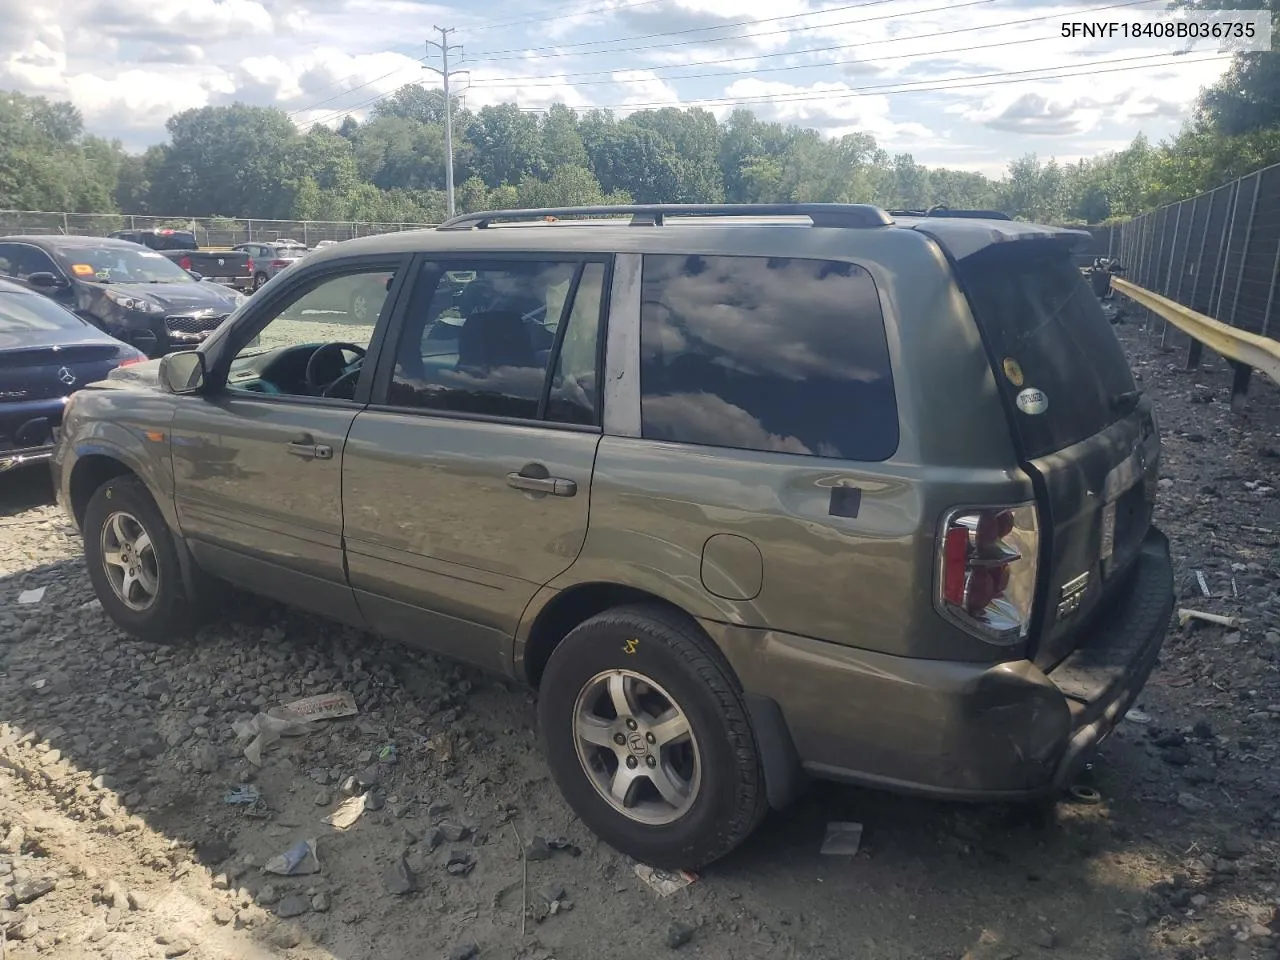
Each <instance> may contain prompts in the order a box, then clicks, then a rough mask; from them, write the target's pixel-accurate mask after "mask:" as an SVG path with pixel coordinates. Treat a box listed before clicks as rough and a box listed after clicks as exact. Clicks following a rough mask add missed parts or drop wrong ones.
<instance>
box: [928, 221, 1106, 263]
mask: <svg viewBox="0 0 1280 960" xmlns="http://www.w3.org/2000/svg"><path fill="white" fill-rule="evenodd" d="M912 229H914V230H919V231H920V232H921V233H926V234H928V235H929V236H931V237H933V239H934V240H936V241H937V242H938V244H939V245H940V246H941V247H942V248H943V249H944V250H946V251H947V253H948V254H950V255H951V257H952V258H953V259H955V260H964V259H966V258H968V257H972V256H974V255H975V254H978V253H981V252H982V251H983V250H987V249H989V248H991V247H993V246H995V245H997V244H1004V243H1026V242H1038V243H1058V244H1062V245H1063V246H1064V247H1065V248H1066V250H1067V251H1068V252H1074V251H1075V250H1078V249H1079V248H1081V247H1082V246H1084V245H1085V244H1088V243H1092V242H1093V235H1092V234H1091V233H1089V231H1087V230H1071V229H1068V228H1066V227H1049V226H1044V225H1043V224H1039V223H1022V222H1020V221H1016V220H1008V221H1005V220H982V221H978V220H969V219H961V218H956V219H943V218H934V219H930V220H927V221H922V222H920V223H918V224H915V225H913V227H912Z"/></svg>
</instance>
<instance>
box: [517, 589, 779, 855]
mask: <svg viewBox="0 0 1280 960" xmlns="http://www.w3.org/2000/svg"><path fill="white" fill-rule="evenodd" d="M611 670H628V671H636V672H638V673H641V674H643V675H644V676H646V677H648V678H651V680H652V681H653V682H654V683H656V684H658V685H659V686H660V687H661V688H663V690H664V691H665V692H667V693H669V695H670V697H671V699H672V701H673V702H674V703H676V704H677V705H678V707H679V709H680V710H681V711H683V713H684V714H685V716H686V718H687V719H688V721H689V726H690V727H691V729H692V732H693V737H694V739H695V740H696V743H697V751H698V756H699V763H700V765H701V770H700V785H699V787H698V789H697V791H696V793H694V797H693V800H692V803H691V805H690V806H689V807H688V809H687V810H686V811H685V812H684V813H683V814H682V815H680V816H679V818H678V819H675V820H674V821H673V822H670V823H666V824H662V825H655V824H648V823H640V822H637V821H636V820H634V819H631V818H630V817H629V816H627V815H625V814H623V813H621V812H620V811H618V810H617V809H615V808H614V806H613V805H612V804H611V803H610V802H609V801H608V800H606V799H605V798H604V797H603V796H602V795H601V793H600V792H599V790H598V789H597V787H596V786H595V784H594V783H593V782H592V779H591V778H590V776H589V774H588V772H587V770H586V769H585V768H584V765H583V762H582V761H581V760H580V759H579V751H578V747H577V743H576V741H577V734H576V728H575V710H576V708H577V704H578V698H579V695H580V693H581V692H582V691H583V690H584V689H585V688H586V686H587V685H588V684H589V682H590V681H591V680H592V679H593V678H595V677H597V676H598V675H600V674H602V673H605V672H608V671H611ZM538 723H539V727H540V730H541V737H542V745H543V749H544V751H545V753H546V756H547V760H548V763H549V765H550V767H551V772H552V775H553V776H554V777H555V779H556V782H557V784H558V785H559V787H560V790H561V792H562V793H563V794H564V796H565V799H566V800H567V801H568V802H569V805H570V806H571V807H572V808H573V809H574V811H575V812H576V813H577V814H578V816H579V817H581V818H582V820H583V821H584V822H585V823H586V824H587V826H588V827H590V828H591V830H592V831H594V832H595V833H596V835H597V836H599V837H600V838H602V839H603V840H604V841H605V842H607V843H608V844H609V845H610V846H612V847H614V848H615V849H616V850H618V851H619V852H621V853H624V854H626V855H628V856H631V857H635V858H636V859H638V860H640V861H641V862H643V863H646V864H649V865H650V866H654V867H659V868H663V869H670V870H675V869H685V868H687V869H697V868H699V867H703V866H705V865H706V864H709V863H711V862H712V861H714V860H717V859H719V858H721V857H723V856H724V855H725V854H727V853H729V852H730V851H731V850H733V849H734V848H735V847H736V846H738V845H739V844H740V843H742V841H743V840H745V839H746V838H747V837H748V836H750V835H751V833H752V831H754V830H755V828H756V827H757V826H758V825H759V823H760V821H761V819H763V817H764V814H765V812H766V810H767V801H766V796H765V789H764V776H763V773H762V770H761V766H760V760H759V755H758V751H757V747H756V742H755V736H754V734H753V733H752V730H751V723H750V720H749V719H748V715H747V710H746V707H745V705H744V704H743V700H742V691H741V689H740V687H739V684H738V682H737V680H736V678H735V677H734V676H733V672H732V670H731V669H730V668H729V665H728V663H727V662H726V661H725V660H724V658H723V657H722V656H721V654H720V652H719V651H718V650H717V649H716V648H715V647H714V645H713V644H712V643H711V641H710V640H708V639H707V637H706V636H705V635H704V634H703V633H702V632H701V631H700V630H699V629H698V628H697V626H696V624H694V623H693V622H692V621H690V620H689V619H688V618H687V617H684V616H683V615H681V614H679V613H677V612H675V611H671V610H669V609H667V608H665V607H661V606H658V605H642V606H629V607H619V608H616V609H613V610H608V611H605V612H604V613H601V614H599V615H597V616H595V617H592V618H591V619H589V620H587V621H585V622H584V623H582V624H580V625H579V626H578V627H577V628H575V629H574V630H573V631H571V632H570V633H569V635H568V636H566V637H565V638H564V640H563V641H561V643H560V644H559V646H557V647H556V649H555V651H554V652H553V653H552V654H551V658H550V660H549V661H548V663H547V667H546V670H545V671H544V673H543V676H542V682H541V685H540V688H539V700H538ZM642 772H643V771H642Z"/></svg>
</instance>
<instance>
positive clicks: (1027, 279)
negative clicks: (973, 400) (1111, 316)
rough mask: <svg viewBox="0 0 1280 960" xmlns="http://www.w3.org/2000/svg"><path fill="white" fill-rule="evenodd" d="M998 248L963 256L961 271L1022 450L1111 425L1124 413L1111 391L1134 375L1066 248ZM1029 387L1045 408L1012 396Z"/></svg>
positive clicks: (1127, 386) (1035, 452) (1055, 446)
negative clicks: (1026, 408) (1027, 405)
mask: <svg viewBox="0 0 1280 960" xmlns="http://www.w3.org/2000/svg"><path fill="white" fill-rule="evenodd" d="M1001 247H1002V245H996V246H993V247H989V248H987V249H986V250H984V251H983V252H982V253H979V254H976V255H975V256H973V257H969V258H967V259H966V260H964V261H962V262H961V264H960V275H961V280H962V282H963V283H964V285H965V289H966V292H967V293H968V295H969V302H970V304H971V306H972V308H973V312H974V316H975V318H976V319H977V321H978V324H979V326H981V327H982V331H983V335H984V337H985V339H986V341H987V345H988V348H989V349H990V350H991V352H992V355H993V360H994V364H995V369H996V379H997V380H998V381H999V383H1000V386H1001V389H1002V390H1004V391H1005V393H1006V394H1007V396H1008V398H1009V400H1010V402H1011V405H1012V408H1013V417H1014V423H1015V424H1016V429H1017V432H1018V434H1019V437H1020V439H1021V441H1022V443H1023V446H1024V450H1025V453H1026V455H1027V457H1028V458H1034V457H1040V456H1043V455H1045V454H1047V453H1053V452H1054V451H1057V450H1061V449H1062V448H1063V447H1067V446H1070V445H1071V444H1073V443H1077V442H1079V441H1081V440H1084V439H1087V438H1088V437H1091V436H1093V435H1094V434H1096V433H1098V432H1099V431H1101V430H1103V429H1105V428H1106V427H1108V426H1110V425H1111V424H1112V423H1114V422H1115V421H1116V420H1117V419H1118V418H1119V416H1121V415H1122V412H1123V403H1122V402H1121V403H1117V398H1119V397H1121V396H1123V395H1125V394H1130V393H1131V392H1132V391H1133V390H1134V381H1133V374H1132V372H1131V371H1130V369H1129V363H1128V360H1127V359H1126V358H1125V355H1124V350H1123V348H1122V347H1121V346H1120V342H1119V340H1117V339H1116V336H1115V333H1114V332H1113V331H1112V329H1111V324H1110V323H1109V322H1108V321H1107V318H1106V317H1105V316H1104V315H1103V313H1102V308H1101V307H1100V306H1099V304H1098V301H1097V298H1096V297H1094V295H1093V292H1092V290H1091V289H1090V288H1089V285H1088V284H1087V283H1086V282H1085V279H1084V277H1083V276H1082V275H1081V273H1080V270H1079V268H1077V267H1076V266H1075V264H1074V263H1073V262H1072V259H1071V256H1070V254H1069V252H1068V251H1067V250H1066V249H1065V248H1064V247H1063V246H1062V245H1060V244H1057V243H1050V244H1038V243H1025V244H1009V245H1007V246H1005V247H1004V249H1001ZM1019 381H1021V382H1019ZM1028 390H1033V391H1034V390H1038V391H1040V393H1041V394H1042V395H1043V399H1044V401H1045V402H1046V403H1047V405H1046V406H1044V409H1043V412H1040V413H1026V412H1023V410H1022V409H1020V408H1019V405H1018V402H1017V401H1018V396H1019V394H1024V391H1028ZM1026 398H1027V395H1026V394H1024V399H1026ZM1031 409H1035V407H1034V406H1032V407H1031Z"/></svg>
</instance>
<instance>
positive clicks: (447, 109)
mask: <svg viewBox="0 0 1280 960" xmlns="http://www.w3.org/2000/svg"><path fill="white" fill-rule="evenodd" d="M432 29H433V30H435V31H437V32H438V33H439V34H440V40H439V41H438V42H437V41H435V40H428V41H427V56H430V55H431V48H432V47H435V48H436V49H437V50H439V51H440V66H439V67H438V68H437V67H433V66H431V65H430V64H425V65H424V66H425V67H426V69H428V70H431V71H433V72H435V73H438V74H440V79H441V80H442V81H443V84H444V152H445V167H444V191H445V196H446V197H447V198H448V199H447V203H448V208H449V216H451V217H452V216H453V213H454V208H453V97H452V95H451V94H450V93H449V81H450V80H452V79H453V78H454V77H456V76H461V75H462V74H464V73H469V72H470V71H467V70H454V71H452V72H451V71H450V70H449V54H450V53H452V52H454V51H457V52H458V53H461V52H462V47H460V46H450V45H449V34H451V33H453V32H454V28H453V27H448V28H446V27H432Z"/></svg>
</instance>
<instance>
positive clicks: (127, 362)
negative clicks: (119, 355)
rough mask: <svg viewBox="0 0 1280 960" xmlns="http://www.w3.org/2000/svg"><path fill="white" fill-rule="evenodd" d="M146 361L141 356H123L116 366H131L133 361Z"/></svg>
mask: <svg viewBox="0 0 1280 960" xmlns="http://www.w3.org/2000/svg"><path fill="white" fill-rule="evenodd" d="M146 362H147V358H146V357H143V356H137V357H125V358H124V359H123V360H121V361H120V362H119V363H117V364H116V367H117V368H119V367H132V366H133V365H134V364H135V363H146Z"/></svg>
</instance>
